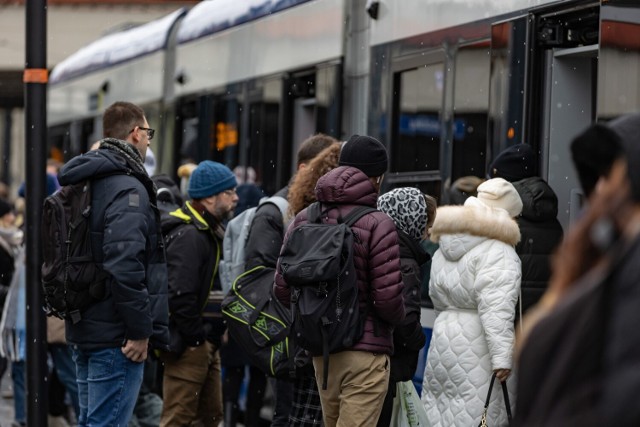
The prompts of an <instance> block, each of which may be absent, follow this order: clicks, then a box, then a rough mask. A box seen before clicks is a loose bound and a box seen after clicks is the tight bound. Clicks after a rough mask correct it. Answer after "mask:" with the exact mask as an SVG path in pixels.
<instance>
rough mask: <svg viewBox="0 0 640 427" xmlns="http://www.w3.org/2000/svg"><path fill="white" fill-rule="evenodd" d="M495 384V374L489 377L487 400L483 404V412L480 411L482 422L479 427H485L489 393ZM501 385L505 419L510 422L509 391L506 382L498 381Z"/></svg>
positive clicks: (489, 399)
mask: <svg viewBox="0 0 640 427" xmlns="http://www.w3.org/2000/svg"><path fill="white" fill-rule="evenodd" d="M495 382H496V373H495V372H494V373H493V375H492V376H491V383H490V384H489V391H488V392H487V400H486V401H485V402H484V411H482V420H481V421H480V427H486V426H487V411H488V409H489V402H490V401H491V391H492V390H493V384H494V383H495ZM500 385H502V395H503V396H504V403H505V406H506V408H507V419H508V420H509V422H511V403H510V401H509V390H508V389H507V382H506V381H505V382H502V381H500Z"/></svg>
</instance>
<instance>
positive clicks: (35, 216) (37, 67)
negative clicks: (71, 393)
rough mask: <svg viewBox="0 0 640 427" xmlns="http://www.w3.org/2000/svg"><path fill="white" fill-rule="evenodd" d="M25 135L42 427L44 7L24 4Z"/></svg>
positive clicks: (31, 404)
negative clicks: (41, 267)
mask: <svg viewBox="0 0 640 427" xmlns="http://www.w3.org/2000/svg"><path fill="white" fill-rule="evenodd" d="M26 33H27V34H26V48H27V50H26V66H25V70H24V78H23V81H24V84H25V85H24V86H25V128H26V129H25V130H26V132H25V135H26V140H27V155H26V165H25V166H26V167H25V170H26V171H27V182H26V198H27V210H26V220H27V223H26V224H27V228H26V245H27V248H26V249H27V257H26V273H27V274H26V284H27V363H26V367H27V381H26V384H27V425H29V426H30V427H45V426H46V425H47V412H48V411H47V408H48V402H47V388H46V386H47V382H46V379H47V374H48V372H47V363H46V357H47V355H46V350H47V343H46V323H45V316H44V312H43V310H42V302H43V296H42V291H41V286H40V278H41V277H40V276H41V275H40V266H41V264H42V251H41V247H40V220H41V215H42V201H43V199H44V195H45V179H46V178H45V166H46V150H47V81H48V72H47V37H46V36H47V1H46V0H27V1H26Z"/></svg>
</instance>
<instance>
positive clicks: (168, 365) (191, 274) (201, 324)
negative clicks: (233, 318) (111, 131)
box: [160, 160, 238, 426]
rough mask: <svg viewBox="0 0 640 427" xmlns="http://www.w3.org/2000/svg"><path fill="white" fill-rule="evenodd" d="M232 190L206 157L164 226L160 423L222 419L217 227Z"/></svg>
mask: <svg viewBox="0 0 640 427" xmlns="http://www.w3.org/2000/svg"><path fill="white" fill-rule="evenodd" d="M236 185H237V182H236V177H235V175H234V174H233V172H231V170H230V169H229V168H228V167H226V166H224V165H222V164H220V163H217V162H213V161H211V160H205V161H203V162H201V163H200V164H199V165H198V167H197V168H196V169H195V170H194V171H193V173H192V174H191V178H190V179H189V188H188V193H189V197H190V198H191V200H190V201H188V202H186V203H185V204H184V205H183V206H182V207H181V208H180V209H177V210H175V211H173V212H171V214H170V215H169V217H168V218H167V219H164V220H163V223H162V229H163V233H164V235H165V239H166V252H167V264H168V268H169V309H170V310H169V311H170V312H171V316H170V319H169V330H170V341H171V349H170V352H166V353H164V354H163V355H162V359H163V361H164V362H165V366H164V381H163V395H164V404H163V409H162V419H161V421H160V426H186V425H192V424H194V423H195V424H197V425H205V426H217V425H218V424H219V423H220V422H221V421H222V416H223V414H222V412H223V411H222V381H221V375H220V370H221V367H220V353H219V351H218V349H219V348H220V346H221V344H222V343H221V338H222V335H223V333H224V331H225V326H224V323H223V320H222V316H221V309H220V303H221V294H222V288H221V286H220V279H219V277H218V264H219V262H220V258H221V257H222V239H223V237H224V225H223V223H224V221H225V220H227V219H230V218H231V217H232V216H233V212H234V210H235V207H236V204H237V203H238V196H237V194H236ZM212 291H213V292H212ZM216 291H218V292H216ZM215 295H217V296H218V297H217V298H216V297H213V296H215Z"/></svg>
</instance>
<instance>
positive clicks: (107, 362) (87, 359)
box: [73, 346, 144, 427]
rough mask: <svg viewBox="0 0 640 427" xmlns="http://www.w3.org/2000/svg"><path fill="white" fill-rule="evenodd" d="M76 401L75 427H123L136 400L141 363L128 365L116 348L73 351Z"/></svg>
mask: <svg viewBox="0 0 640 427" xmlns="http://www.w3.org/2000/svg"><path fill="white" fill-rule="evenodd" d="M73 360H74V362H75V363H76V373H77V378H78V398H79V401H80V415H79V416H78V426H79V427H98V426H105V427H106V426H109V427H125V426H126V425H127V424H128V423H129V420H130V419H131V416H132V414H133V407H134V406H135V404H136V399H137V398H138V392H139V391H140V385H141V384H142V375H143V372H144V363H137V362H132V361H130V360H129V359H127V358H126V357H125V355H124V354H122V351H121V349H120V348H119V347H115V348H106V349H102V350H82V349H79V348H78V347H77V346H74V347H73Z"/></svg>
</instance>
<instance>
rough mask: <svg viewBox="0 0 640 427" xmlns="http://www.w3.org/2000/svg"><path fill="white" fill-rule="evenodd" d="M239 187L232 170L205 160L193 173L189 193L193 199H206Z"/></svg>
mask: <svg viewBox="0 0 640 427" xmlns="http://www.w3.org/2000/svg"><path fill="white" fill-rule="evenodd" d="M237 185H238V183H237V182H236V176H235V175H234V174H233V172H231V169H229V168H228V167H226V166H225V165H223V164H221V163H218V162H213V161H211V160H205V161H203V162H200V164H198V167H197V168H195V169H194V170H193V172H192V173H191V178H189V189H188V190H187V191H188V192H189V197H191V198H192V199H204V198H206V197H210V196H214V195H216V194H220V193H222V192H223V191H225V190H230V189H232V188H235V187H236V186H237Z"/></svg>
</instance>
